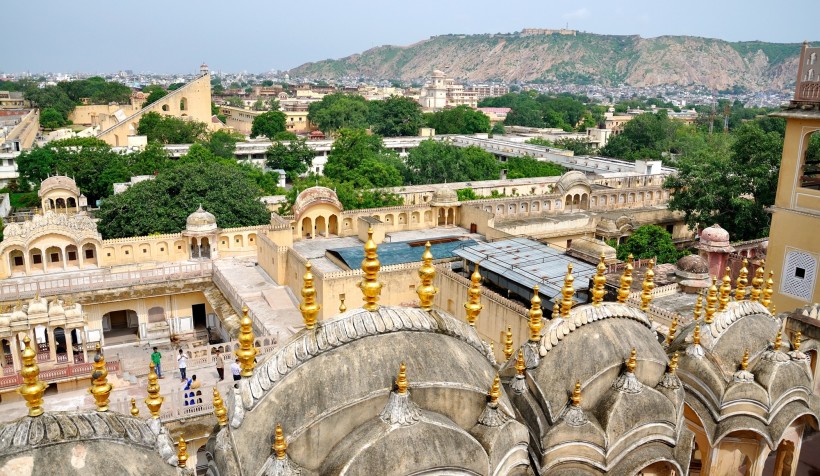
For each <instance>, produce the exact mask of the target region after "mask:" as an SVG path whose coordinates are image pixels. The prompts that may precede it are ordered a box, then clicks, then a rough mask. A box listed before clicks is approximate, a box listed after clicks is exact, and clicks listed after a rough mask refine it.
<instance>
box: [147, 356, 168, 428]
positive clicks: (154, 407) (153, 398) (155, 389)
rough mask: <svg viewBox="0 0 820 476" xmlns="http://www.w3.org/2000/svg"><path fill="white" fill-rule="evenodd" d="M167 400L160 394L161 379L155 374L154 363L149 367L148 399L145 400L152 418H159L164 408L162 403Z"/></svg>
mask: <svg viewBox="0 0 820 476" xmlns="http://www.w3.org/2000/svg"><path fill="white" fill-rule="evenodd" d="M163 400H165V398H164V397H162V396H161V395H160V394H159V377H157V373H156V372H155V366H154V363H153V362H151V363H150V364H149V365H148V398H146V399H145V406H146V407H148V411H149V412H150V413H151V418H159V410H160V408H161V407H162V401H163Z"/></svg>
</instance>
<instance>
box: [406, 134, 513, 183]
mask: <svg viewBox="0 0 820 476" xmlns="http://www.w3.org/2000/svg"><path fill="white" fill-rule="evenodd" d="M405 164H406V166H407V172H406V174H405V178H406V182H407V183H410V184H428V183H444V182H466V181H468V180H492V179H497V178H498V174H499V171H500V170H501V165H500V164H499V163H498V160H497V159H496V158H495V156H494V155H493V154H491V153H489V152H487V151H485V150H483V149H481V148H478V147H472V146H471V147H464V148H462V147H457V146H454V145H452V144H448V143H445V142H442V141H436V140H432V139H428V140H425V141H422V142H421V143H420V144H419V146H418V147H416V148H413V149H410V152H409V153H408V154H407V158H406V159H405Z"/></svg>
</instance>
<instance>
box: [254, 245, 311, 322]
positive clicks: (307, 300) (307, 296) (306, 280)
mask: <svg viewBox="0 0 820 476" xmlns="http://www.w3.org/2000/svg"><path fill="white" fill-rule="evenodd" d="M311 268H312V265H311V264H310V261H308V262H307V263H305V276H304V277H303V278H302V304H300V305H299V310H300V311H302V318H303V319H304V321H305V329H313V328H315V327H316V316H317V315H318V314H319V309H321V308H322V306H321V305H319V304H317V303H316V288H315V287H313V273H312V272H311V271H310V270H311ZM243 311H244V309H243Z"/></svg>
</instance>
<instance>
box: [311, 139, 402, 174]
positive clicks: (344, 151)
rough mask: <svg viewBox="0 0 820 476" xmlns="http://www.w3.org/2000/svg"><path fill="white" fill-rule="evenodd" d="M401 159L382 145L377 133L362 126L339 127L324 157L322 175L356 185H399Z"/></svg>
mask: <svg viewBox="0 0 820 476" xmlns="http://www.w3.org/2000/svg"><path fill="white" fill-rule="evenodd" d="M401 169H402V161H401V159H399V157H398V156H397V155H396V154H395V153H393V152H390V151H388V150H386V149H385V148H384V143H383V142H382V138H381V136H378V135H371V134H368V133H367V132H366V131H365V130H363V129H340V130H339V131H338V134H337V137H336V140H335V141H334V142H333V146H332V147H331V149H330V153H329V154H328V156H327V164H325V169H324V174H325V176H327V177H328V178H330V179H331V180H333V181H335V182H337V183H344V182H350V183H352V184H353V185H354V186H356V187H360V188H374V187H396V186H399V185H401V184H402V182H403V178H402V172H401Z"/></svg>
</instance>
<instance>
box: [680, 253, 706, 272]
mask: <svg viewBox="0 0 820 476" xmlns="http://www.w3.org/2000/svg"><path fill="white" fill-rule="evenodd" d="M675 268H676V270H677V271H683V272H685V273H691V274H707V275H708V274H709V264H708V263H706V260H704V259H703V258H701V257H700V256H698V255H687V256H684V257H683V258H681V259H679V260H678V262H677V263H675Z"/></svg>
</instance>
